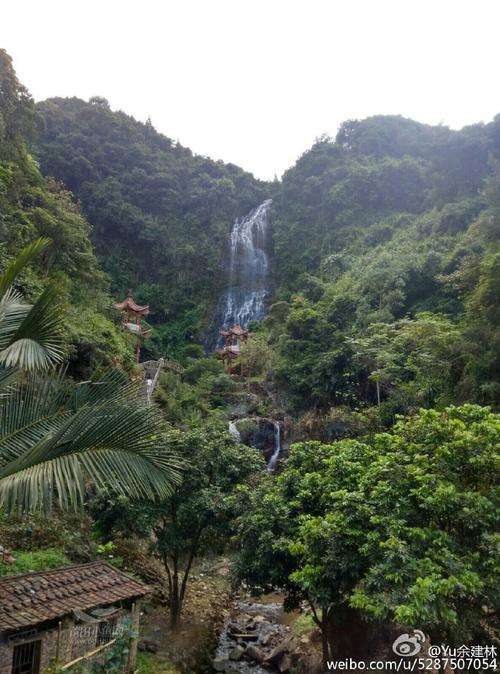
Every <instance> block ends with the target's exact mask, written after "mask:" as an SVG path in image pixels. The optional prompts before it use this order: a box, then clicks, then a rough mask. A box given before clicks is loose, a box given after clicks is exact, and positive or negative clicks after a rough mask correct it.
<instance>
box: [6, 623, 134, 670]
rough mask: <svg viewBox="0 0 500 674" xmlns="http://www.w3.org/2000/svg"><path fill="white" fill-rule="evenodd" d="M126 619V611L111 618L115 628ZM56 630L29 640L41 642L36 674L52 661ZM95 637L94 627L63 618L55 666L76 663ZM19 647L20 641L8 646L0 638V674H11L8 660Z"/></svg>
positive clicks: (96, 629) (96, 630)
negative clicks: (115, 620) (15, 648)
mask: <svg viewBox="0 0 500 674" xmlns="http://www.w3.org/2000/svg"><path fill="white" fill-rule="evenodd" d="M127 615H128V612H127V611H120V612H119V613H118V614H117V615H116V614H115V616H113V618H117V619H118V625H119V624H120V623H121V621H122V620H123V619H124V618H125V617H126V616H127ZM58 631H59V630H58V627H57V625H55V626H53V627H51V628H50V629H45V630H43V631H42V630H40V631H39V633H38V634H37V635H34V636H33V639H30V640H33V641H36V640H41V642H42V643H41V649H40V653H41V656H40V674H43V672H45V670H46V669H47V668H48V667H49V665H50V664H51V663H53V662H54V661H55V658H56V655H57V642H58ZM97 633H98V624H97V623H90V624H89V625H84V624H80V623H79V624H78V625H75V622H74V620H73V619H71V618H65V619H64V620H63V621H62V623H61V633H60V642H59V662H60V664H65V663H68V662H71V661H72V660H76V658H79V657H81V656H83V655H85V654H86V653H90V652H91V651H93V650H94V649H95V648H96V647H97ZM19 643H22V640H18V641H11V642H9V641H8V639H7V638H4V639H2V638H1V636H0V673H1V674H11V672H12V658H13V652H14V647H15V646H16V645H17V644H19Z"/></svg>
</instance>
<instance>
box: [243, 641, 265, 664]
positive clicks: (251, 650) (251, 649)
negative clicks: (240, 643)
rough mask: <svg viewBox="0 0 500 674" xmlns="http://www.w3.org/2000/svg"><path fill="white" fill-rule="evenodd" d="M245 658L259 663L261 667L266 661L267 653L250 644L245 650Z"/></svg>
mask: <svg viewBox="0 0 500 674" xmlns="http://www.w3.org/2000/svg"><path fill="white" fill-rule="evenodd" d="M245 657H246V658H248V660H253V661H254V662H257V663H258V664H259V665H261V664H262V663H263V662H264V660H265V659H266V655H265V653H264V652H263V651H261V650H260V648H257V646H255V645H254V644H249V645H248V646H247V648H246V650H245Z"/></svg>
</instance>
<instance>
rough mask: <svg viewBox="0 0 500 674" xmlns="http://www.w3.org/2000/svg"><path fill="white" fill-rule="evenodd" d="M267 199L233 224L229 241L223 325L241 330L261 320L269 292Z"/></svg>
mask: <svg viewBox="0 0 500 674" xmlns="http://www.w3.org/2000/svg"><path fill="white" fill-rule="evenodd" d="M270 205H271V199H267V200H266V201H264V203H262V204H261V205H260V206H257V208H255V209H254V210H253V211H250V213H248V215H246V216H245V217H244V218H242V219H241V220H239V219H237V220H236V222H235V223H234V225H233V229H232V232H231V237H230V240H229V273H228V287H227V290H226V292H225V293H224V296H223V297H222V306H221V313H222V325H223V327H224V328H225V329H227V328H229V327H231V326H232V325H235V324H237V323H239V324H240V325H241V326H242V327H243V328H247V327H248V323H249V322H250V321H253V320H260V319H261V318H263V317H264V314H265V308H266V300H267V297H268V295H269V292H270V289H271V273H270V272H271V270H270V265H269V256H268V250H269V231H268V219H267V214H268V211H269V207H270Z"/></svg>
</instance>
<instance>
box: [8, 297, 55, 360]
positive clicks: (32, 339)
mask: <svg viewBox="0 0 500 674" xmlns="http://www.w3.org/2000/svg"><path fill="white" fill-rule="evenodd" d="M12 313H13V312H12V311H11V313H10V314H8V315H9V316H10V321H8V322H6V321H5V320H4V321H3V323H4V325H5V323H7V326H8V327H10V325H11V324H12V323H13V320H12ZM17 316H19V317H20V316H21V311H20V310H19V309H18V310H17ZM4 325H2V324H1V323H0V330H1V329H2V328H4V329H5V330H7V328H5V327H4ZM1 336H2V335H1V333H0V337H1ZM3 338H4V339H5V338H9V341H10V343H9V344H8V346H4V347H3V348H2V350H1V351H0V364H2V365H3V366H4V367H14V366H16V367H21V368H23V369H25V370H36V369H40V370H42V369H47V368H49V367H50V366H52V365H53V364H54V363H57V362H60V361H61V360H62V353H63V343H62V309H61V306H60V304H59V302H58V299H57V289H56V288H55V287H54V286H49V287H47V288H45V290H44V291H43V293H42V294H41V295H40V297H39V298H38V299H37V300H36V302H35V304H33V305H32V306H31V307H28V311H27V312H26V314H25V315H24V317H22V320H21V321H20V322H19V325H18V326H17V329H16V330H15V332H14V333H13V334H9V332H6V333H4V335H3ZM1 344H2V342H1V341H0V345H1Z"/></svg>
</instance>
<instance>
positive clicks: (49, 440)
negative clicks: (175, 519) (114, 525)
mask: <svg viewBox="0 0 500 674" xmlns="http://www.w3.org/2000/svg"><path fill="white" fill-rule="evenodd" d="M76 389H77V391H76V393H75V392H73V391H68V390H67V387H66V386H65V384H64V381H63V380H62V378H61V376H60V377H58V378H51V379H44V378H41V377H37V376H35V375H30V377H29V379H28V381H27V382H26V383H22V384H20V385H19V386H18V387H17V389H16V391H15V394H14V395H12V396H11V397H9V398H6V399H5V400H3V401H0V505H3V506H4V507H5V508H7V509H8V510H12V509H14V508H17V509H19V510H21V511H25V510H33V509H40V508H43V509H44V510H46V511H47V510H49V509H50V507H51V504H52V501H53V498H54V496H56V497H57V499H58V501H59V503H60V505H61V506H62V507H70V506H72V507H78V506H79V505H81V504H82V502H83V497H84V485H85V481H86V479H89V480H91V481H92V482H94V483H95V484H96V485H98V486H99V487H100V488H101V489H110V490H112V491H114V492H117V493H120V494H124V495H128V496H129V497H131V498H146V499H156V498H163V497H165V496H166V495H167V494H168V493H169V492H170V490H171V489H172V486H173V485H174V484H175V483H176V482H177V481H178V478H179V463H178V461H177V459H176V457H175V455H174V454H173V453H172V452H170V451H169V450H168V449H167V448H166V446H165V443H164V440H163V438H164V424H163V421H162V419H161V417H160V415H159V413H158V411H157V410H156V409H155V408H154V407H152V406H144V405H141V404H140V402H139V400H138V399H137V397H131V396H132V394H133V392H136V387H135V386H133V385H130V384H129V383H128V382H127V381H126V380H125V379H124V376H123V375H122V374H119V373H109V374H107V375H106V376H105V377H103V379H101V381H100V382H95V383H91V382H86V383H85V384H84V385H81V386H78V387H76Z"/></svg>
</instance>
